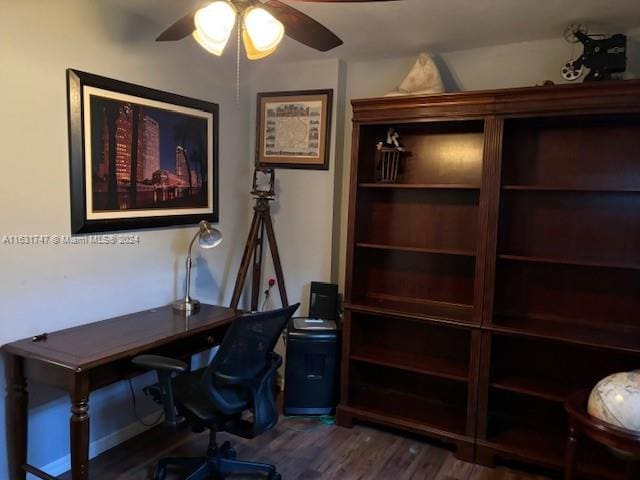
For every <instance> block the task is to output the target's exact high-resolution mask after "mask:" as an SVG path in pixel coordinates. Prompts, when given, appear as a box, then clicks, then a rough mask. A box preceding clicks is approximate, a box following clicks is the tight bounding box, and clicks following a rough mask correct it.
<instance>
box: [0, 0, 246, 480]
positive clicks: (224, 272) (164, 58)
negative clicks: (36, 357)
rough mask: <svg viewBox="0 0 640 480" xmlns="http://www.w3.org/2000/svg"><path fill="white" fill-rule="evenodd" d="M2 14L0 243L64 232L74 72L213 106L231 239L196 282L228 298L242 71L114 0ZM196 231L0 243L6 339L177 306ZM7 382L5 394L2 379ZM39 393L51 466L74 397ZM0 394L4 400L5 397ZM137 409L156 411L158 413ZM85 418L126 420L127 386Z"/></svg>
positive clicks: (242, 222)
mask: <svg viewBox="0 0 640 480" xmlns="http://www.w3.org/2000/svg"><path fill="white" fill-rule="evenodd" d="M108 8H112V9H113V10H108ZM0 12H1V13H0V65H1V66H0V70H1V72H0V92H2V99H1V104H2V114H1V115H0V144H2V158H1V159H0V161H1V162H2V172H3V180H2V186H1V187H0V236H2V235H9V234H58V235H64V234H69V231H70V227H69V223H70V220H69V186H68V185H69V184H68V175H69V174H68V151H67V112H66V86H65V69H66V68H67V67H72V68H76V69H80V70H84V71H88V72H92V73H96V74H99V75H104V76H107V77H111V78H116V79H120V80H125V81H128V82H132V83H137V84H141V85H145V86H149V87H153V88H157V89H161V90H165V91H169V92H174V93H179V94H183V95H187V96H191V97H195V98H200V99H204V100H207V101H212V102H217V103H219V104H220V117H221V123H220V140H221V142H220V178H221V181H220V223H219V228H220V229H221V230H222V231H223V233H224V235H225V241H224V242H223V243H222V245H221V246H220V247H218V248H217V249H214V250H212V251H207V252H206V253H202V254H199V257H198V260H197V265H196V267H195V271H194V275H195V277H194V279H193V280H194V284H195V290H194V296H195V297H196V298H199V299H201V300H205V301H209V302H214V303H220V304H226V303H227V302H228V301H229V297H230V292H231V288H229V286H230V285H232V284H233V281H234V279H235V272H236V270H237V268H238V264H239V257H240V255H241V253H242V246H243V243H244V238H245V236H246V232H247V222H246V215H247V211H248V209H249V203H248V201H249V198H248V195H247V194H246V192H247V189H248V185H249V183H250V180H249V165H248V164H247V161H246V143H245V137H246V132H247V127H246V125H247V120H248V101H247V98H246V96H245V97H243V99H242V103H241V104H240V105H237V104H236V99H235V78H234V72H235V69H234V68H232V67H231V66H225V65H221V61H220V60H218V59H214V58H213V57H211V56H209V55H208V54H206V53H205V52H203V51H202V50H201V49H199V48H198V47H197V46H196V45H194V44H189V43H182V44H176V45H170V44H156V43H153V42H149V41H148V38H153V36H154V34H155V33H157V31H158V30H159V28H160V27H159V26H158V25H153V24H149V23H148V21H145V20H144V19H142V18H140V19H137V18H133V19H132V18H131V17H130V16H128V15H125V14H124V12H119V11H118V9H117V6H116V4H115V3H113V2H111V3H110V4H107V2H87V1H86V0H57V1H56V2H42V1H37V0H21V1H19V2H18V1H10V0H0ZM231 57H232V56H231ZM194 232H195V229H194V227H183V228H173V229H159V230H154V231H140V232H135V233H136V234H138V235H140V244H139V245H137V246H89V245H75V246H53V245H49V246H42V245H31V246H25V245H4V244H1V243H0V269H1V270H0V344H4V343H6V342H9V341H12V340H16V339H19V338H23V337H27V336H31V335H34V334H38V333H42V332H46V331H53V330H57V329H61V328H64V327H69V326H73V325H79V324H83V323H87V322H90V321H94V320H100V319H103V318H108V317H112V316H116V315H119V314H124V313H129V312H135V311H139V310H143V309H147V308H150V307H154V306H158V305H164V304H167V303H169V302H170V301H171V300H173V299H174V298H176V297H178V296H180V294H181V293H182V292H181V290H182V281H183V280H182V278H183V272H182V270H183V262H184V260H183V258H184V253H185V249H186V247H187V244H188V241H189V240H190V237H191V236H192V235H193V233H194ZM0 369H1V370H2V371H4V368H3V365H0ZM144 380H145V379H142V380H138V381H137V382H136V385H137V386H141V385H142V384H143V383H144ZM146 380H149V378H146ZM0 384H1V385H0V389H1V390H2V391H4V378H3V374H0ZM30 390H31V393H32V395H31V405H32V417H31V423H30V439H29V449H30V451H29V455H30V457H29V461H30V462H31V463H33V464H35V465H37V466H42V465H46V464H48V463H50V462H52V461H54V460H56V459H59V458H60V457H63V456H64V455H66V454H67V452H68V447H67V445H68V434H67V430H68V418H69V409H68V401H67V399H66V397H64V394H63V393H62V392H58V391H53V390H45V389H43V388H42V387H41V386H39V385H36V384H34V385H30ZM138 390H139V389H138ZM0 398H2V400H0V404H3V402H4V394H3V395H0ZM142 406H143V410H144V411H145V412H146V413H149V405H148V404H146V405H144V403H143V405H142ZM90 415H91V438H92V441H96V440H99V439H101V438H103V437H105V436H108V435H110V434H113V433H114V432H118V431H119V430H120V429H122V428H125V427H127V426H130V425H131V424H132V422H134V418H133V416H132V414H131V406H130V400H129V397H128V391H127V389H126V387H125V385H124V384H122V383H121V384H116V385H114V386H112V387H109V388H106V389H103V390H101V391H99V392H97V393H96V394H94V395H92V398H91V402H90ZM4 424H5V419H4V405H0V425H2V426H4ZM2 431H3V432H4V428H2ZM4 442H5V438H4V434H2V435H0V452H1V453H0V478H6V476H7V474H6V465H5V464H6V458H5V457H6V456H5V454H4V452H5V451H6V448H5V443H4ZM63 463H64V462H63ZM60 465H62V464H60ZM58 473H59V472H58Z"/></svg>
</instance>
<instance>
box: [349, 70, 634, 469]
mask: <svg viewBox="0 0 640 480" xmlns="http://www.w3.org/2000/svg"><path fill="white" fill-rule="evenodd" d="M352 103H353V115H354V117H353V120H354V123H353V125H354V128H353V142H352V145H353V149H352V155H351V158H352V161H351V179H350V204H349V218H348V232H347V264H346V276H345V292H344V293H345V302H344V307H345V316H344V336H343V352H342V362H343V365H342V376H341V401H340V405H339V406H338V409H337V419H338V423H339V424H340V425H345V426H350V425H351V424H352V423H353V421H358V420H361V421H367V422H373V423H379V424H381V425H387V426H391V427H395V428H400V429H403V430H407V431H411V432H414V433H419V434H424V435H426V436H430V437H434V438H438V439H440V440H445V441H449V442H450V443H451V444H452V445H453V446H454V447H455V448H456V455H457V456H458V457H459V458H461V459H464V460H467V461H473V460H475V461H476V462H478V463H482V464H487V465H494V464H496V463H500V462H503V461H505V462H509V461H517V462H525V463H526V462H528V463H532V464H535V465H538V466H542V467H545V468H552V469H555V470H558V469H560V468H561V466H562V464H563V455H564V444H565V439H566V433H567V421H568V418H567V415H566V413H565V411H564V409H563V408H562V403H563V401H564V399H565V398H566V397H567V395H569V394H571V393H572V391H573V390H574V389H580V390H582V389H589V388H592V387H593V385H594V384H595V383H596V382H597V381H598V380H599V379H601V378H603V377H605V376H606V375H608V374H611V373H614V372H619V371H626V370H631V369H633V368H637V365H638V363H639V362H640V195H637V194H638V193H640V160H638V152H640V81H624V82H601V83H598V84H595V83H594V84H582V85H573V86H549V87H535V88H523V89H511V90H496V91H485V92H464V93H455V94H445V95H428V96H417V97H404V98H403V97H399V98H377V99H364V100H354V101H353V102H352ZM390 127H392V128H394V129H396V131H398V132H399V133H400V139H401V143H402V144H403V146H404V147H405V148H406V150H407V152H409V153H407V154H406V155H404V156H403V158H402V160H401V162H402V163H401V165H400V170H399V175H398V178H397V182H396V183H376V182H375V179H376V174H375V161H376V155H375V153H376V149H375V145H376V142H377V141H379V140H380V139H383V138H384V136H385V135H386V131H387V129H388V128H390ZM470 446H471V447H474V448H470ZM582 455H584V459H583V461H582V462H581V465H582V467H581V468H582V472H583V473H585V474H586V475H587V478H594V479H596V478H602V479H612V480H613V479H616V478H621V477H622V475H623V473H624V466H623V465H622V462H620V461H618V460H616V458H615V457H613V456H612V455H611V454H610V453H609V452H608V451H606V450H602V449H598V448H597V446H591V447H588V448H585V449H584V452H583V453H582Z"/></svg>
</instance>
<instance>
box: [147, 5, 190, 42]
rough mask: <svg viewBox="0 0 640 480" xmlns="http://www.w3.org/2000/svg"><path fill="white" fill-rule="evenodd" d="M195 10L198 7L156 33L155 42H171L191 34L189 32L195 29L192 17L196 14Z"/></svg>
mask: <svg viewBox="0 0 640 480" xmlns="http://www.w3.org/2000/svg"><path fill="white" fill-rule="evenodd" d="M197 11H198V9H197V8H196V9H195V10H193V11H192V12H189V13H187V14H186V15H185V16H184V17H182V18H181V19H180V20H178V21H177V22H175V23H174V24H173V25H171V26H170V27H169V28H167V29H166V30H165V31H164V32H162V33H161V34H160V35H158V38H156V42H172V41H174V40H182V39H183V38H185V37H188V36H189V35H191V33H193V31H194V30H195V29H196V25H195V23H194V17H195V16H196V12H197Z"/></svg>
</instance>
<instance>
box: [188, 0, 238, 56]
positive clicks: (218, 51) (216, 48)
mask: <svg viewBox="0 0 640 480" xmlns="http://www.w3.org/2000/svg"><path fill="white" fill-rule="evenodd" d="M194 22H195V25H196V29H195V30H194V32H193V38H195V39H196V41H197V42H198V43H199V44H200V46H201V47H202V48H204V49H205V50H207V51H208V52H210V53H213V54H214V55H222V52H223V51H224V47H225V46H226V45H227V42H228V41H229V37H230V36H231V31H232V30H233V27H234V26H235V24H236V11H235V9H234V8H233V7H232V6H231V5H230V4H229V3H227V2H225V1H217V2H213V3H210V4H209V5H207V6H206V7H203V8H201V9H200V10H198V11H197V12H196V15H195V18H194Z"/></svg>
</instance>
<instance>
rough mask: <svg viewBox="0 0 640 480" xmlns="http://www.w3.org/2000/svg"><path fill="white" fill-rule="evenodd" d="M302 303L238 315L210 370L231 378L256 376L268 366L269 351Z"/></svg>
mask: <svg viewBox="0 0 640 480" xmlns="http://www.w3.org/2000/svg"><path fill="white" fill-rule="evenodd" d="M299 305H300V304H299V303H297V304H295V305H291V306H290V307H285V308H281V309H278V310H271V311H268V312H259V313H250V314H245V315H242V316H241V317H239V318H237V319H236V320H235V321H234V322H233V323H232V324H231V326H230V327H229V330H228V331H227V334H226V335H225V337H224V339H223V340H222V344H221V345H220V349H219V350H218V353H217V354H216V356H215V357H214V358H213V360H212V361H211V364H210V365H209V369H210V371H211V373H213V374H215V375H220V376H224V377H232V378H245V379H246V378H255V377H257V376H258V375H259V374H260V373H261V372H263V371H264V370H265V368H267V366H268V365H269V354H270V353H271V352H272V351H273V349H274V348H275V346H276V343H277V342H278V338H279V337H280V334H281V333H282V331H283V330H284V328H285V327H286V325H287V322H288V321H289V319H290V318H291V317H292V316H293V314H294V313H295V311H296V310H297V309H298V306H299Z"/></svg>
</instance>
